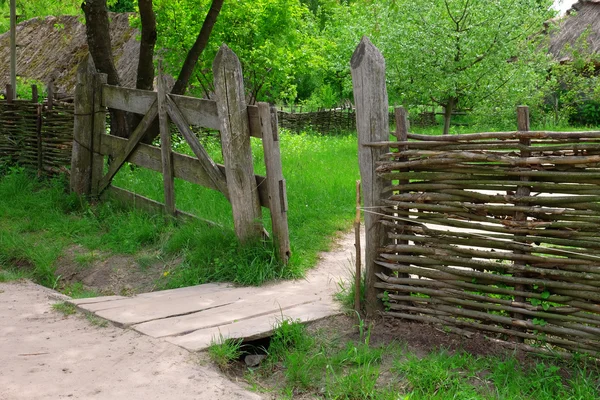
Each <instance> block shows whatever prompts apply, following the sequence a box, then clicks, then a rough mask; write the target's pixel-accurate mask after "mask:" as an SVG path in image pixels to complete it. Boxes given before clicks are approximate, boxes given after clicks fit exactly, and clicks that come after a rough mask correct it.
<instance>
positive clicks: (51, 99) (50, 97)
mask: <svg viewBox="0 0 600 400" xmlns="http://www.w3.org/2000/svg"><path fill="white" fill-rule="evenodd" d="M88 57H91V56H89V55H88ZM82 62H85V60H83V61H82ZM80 65H81V64H80ZM92 65H94V62H93V61H92ZM95 71H96V67H95V66H94V72H95ZM47 92H48V103H47V107H48V110H52V107H53V106H54V82H52V81H50V82H48V87H47ZM75 96H77V89H75Z"/></svg>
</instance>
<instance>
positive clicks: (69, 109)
mask: <svg viewBox="0 0 600 400" xmlns="http://www.w3.org/2000/svg"><path fill="white" fill-rule="evenodd" d="M35 97H37V96H35ZM72 147H73V104H71V103H59V102H55V101H54V102H48V100H46V101H44V102H43V103H38V102H37V99H35V98H34V99H33V100H10V99H8V100H1V101H0V162H2V163H3V164H19V165H21V166H24V167H29V168H33V169H36V170H37V171H38V174H39V175H42V174H48V173H55V172H58V171H60V170H64V168H65V167H66V166H69V165H70V164H71V149H72Z"/></svg>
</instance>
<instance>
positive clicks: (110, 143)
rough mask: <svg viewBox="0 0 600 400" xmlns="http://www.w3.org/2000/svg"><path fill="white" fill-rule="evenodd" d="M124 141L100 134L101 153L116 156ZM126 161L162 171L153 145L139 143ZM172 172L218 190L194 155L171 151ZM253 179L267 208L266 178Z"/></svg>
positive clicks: (179, 176) (186, 179) (177, 176)
mask: <svg viewBox="0 0 600 400" xmlns="http://www.w3.org/2000/svg"><path fill="white" fill-rule="evenodd" d="M126 143H127V139H123V138H120V137H117V136H112V135H102V154H104V155H108V156H112V157H116V155H117V154H118V153H119V151H120V149H122V148H123V147H124V146H125V145H126ZM127 161H129V162H130V163H133V164H136V165H139V166H140V167H144V168H148V169H151V170H153V171H157V172H161V171H162V166H161V156H160V149H159V148H158V147H155V146H151V145H147V144H144V143H140V144H139V145H138V147H137V148H136V149H135V150H134V152H133V153H132V154H131V155H130V156H129V158H128V159H127ZM217 167H218V168H219V170H220V171H221V172H222V173H225V167H224V166H223V165H221V164H217ZM173 172H174V174H175V177H176V178H180V179H183V180H185V181H188V182H191V183H195V184H197V185H200V186H204V187H207V188H209V189H213V190H219V189H218V188H217V187H215V186H214V184H213V182H212V181H211V179H210V177H209V176H208V175H207V174H206V171H204V168H202V167H201V166H200V164H199V161H198V159H197V158H195V157H190V156H187V155H185V154H179V153H173ZM255 181H256V186H257V190H258V195H259V198H260V204H261V205H262V206H263V207H267V208H268V207H269V195H268V193H267V178H265V177H264V176H261V175H255Z"/></svg>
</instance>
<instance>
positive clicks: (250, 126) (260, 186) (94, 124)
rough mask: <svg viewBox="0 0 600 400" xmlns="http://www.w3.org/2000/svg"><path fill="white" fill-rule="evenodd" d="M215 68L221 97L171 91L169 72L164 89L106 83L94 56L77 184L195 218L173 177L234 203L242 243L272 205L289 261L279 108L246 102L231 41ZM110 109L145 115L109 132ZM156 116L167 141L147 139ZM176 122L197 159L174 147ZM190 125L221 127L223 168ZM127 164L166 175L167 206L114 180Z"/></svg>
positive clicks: (85, 86)
mask: <svg viewBox="0 0 600 400" xmlns="http://www.w3.org/2000/svg"><path fill="white" fill-rule="evenodd" d="M213 72H214V80H215V93H216V97H217V100H216V101H214V100H204V99H197V98H193V97H187V96H178V95H172V94H168V93H167V92H166V89H165V82H164V77H162V76H160V77H159V79H158V92H153V91H144V90H137V89H127V88H122V87H117V86H111V85H107V84H106V75H105V74H99V73H97V72H96V70H95V67H94V65H93V62H92V60H91V57H89V56H88V58H87V59H86V60H84V61H83V62H82V63H81V64H80V66H79V69H78V71H77V87H76V92H75V127H74V143H73V157H72V164H71V189H72V190H73V191H74V192H76V193H78V194H80V195H87V196H92V197H99V196H101V195H102V194H103V193H105V192H111V193H112V194H113V195H114V196H117V197H119V198H121V199H125V200H129V201H131V202H134V203H135V204H136V205H137V206H141V207H143V208H146V209H150V210H164V211H165V212H166V213H167V214H169V215H172V216H178V215H188V214H186V213H184V212H182V211H180V210H177V208H176V201H175V190H174V185H173V181H174V178H180V179H183V180H186V181H188V182H192V183H195V184H198V185H201V186H204V187H208V188H210V189H214V190H218V191H220V192H221V193H222V194H223V195H224V196H225V197H226V198H227V199H228V200H229V201H230V203H231V206H232V210H233V220H234V226H235V231H236V234H237V236H238V238H239V239H240V241H242V242H247V241H250V240H255V239H260V238H261V237H262V236H263V234H264V233H265V230H264V227H263V226H262V222H261V221H262V212H261V206H262V207H267V208H269V209H270V213H271V220H272V226H273V240H274V242H275V245H276V246H277V248H278V254H279V257H280V259H281V260H282V261H283V262H284V263H287V261H288V259H289V256H290V244H289V234H288V223H287V197H286V186H285V180H284V179H283V173H282V168H281V156H280V149H279V135H278V130H277V112H276V110H275V109H274V108H272V107H271V106H269V104H267V103H259V104H258V106H248V105H246V102H245V92H244V86H243V75H242V69H241V64H240V62H239V59H238V58H237V56H236V55H235V54H234V53H233V52H232V51H231V50H230V49H229V48H228V47H227V46H225V45H223V46H222V47H221V49H220V50H219V53H218V54H217V56H216V58H215V61H214V63H213ZM108 108H111V109H116V110H123V111H126V112H130V113H135V114H139V115H143V118H142V119H141V121H140V123H139V124H138V126H137V127H136V128H135V129H134V130H133V131H132V133H131V135H130V137H129V138H128V139H123V138H120V137H117V136H113V135H110V134H107V133H106V112H107V109H108ZM157 118H158V121H159V127H160V143H161V146H160V147H156V146H151V145H147V144H143V143H140V140H141V139H142V137H143V136H144V134H145V133H146V131H147V130H148V128H149V127H150V126H151V125H152V124H153V123H154V121H155V120H156V119H157ZM169 121H172V122H173V124H174V125H175V126H176V127H177V129H178V130H179V132H180V133H181V135H182V136H183V138H184V139H185V140H186V142H187V143H188V144H189V146H190V148H191V149H192V151H193V153H194V155H195V157H190V156H187V155H184V154H179V153H176V152H173V151H172V149H171V135H170V132H169ZM190 126H201V127H205V128H209V129H218V130H219V131H220V133H221V143H222V152H223V159H224V165H220V164H217V163H215V162H214V161H213V160H212V159H211V158H210V156H209V155H208V153H207V152H206V150H205V149H204V147H203V146H202V144H201V143H200V141H199V140H198V138H197V137H196V136H195V135H194V133H193V132H192V130H191V129H190ZM250 136H254V137H257V138H261V139H262V143H263V148H264V157H265V164H266V172H267V173H266V177H264V176H260V175H255V174H254V167H253V164H252V151H251V147H250ZM106 156H110V157H111V163H110V164H109V166H108V172H107V173H106V174H104V168H105V165H106V163H105V157H106ZM125 162H129V163H132V164H136V165H139V166H142V167H145V168H148V169H151V170H154V171H158V172H161V173H162V174H163V182H164V193H165V200H164V203H159V202H156V201H154V200H151V199H148V198H146V197H143V196H140V195H139V194H136V193H132V192H130V191H127V190H125V189H122V188H118V187H115V186H113V185H111V181H112V179H113V178H114V176H115V175H116V173H117V172H118V171H119V169H120V168H121V167H122V166H123V164H124V163H125Z"/></svg>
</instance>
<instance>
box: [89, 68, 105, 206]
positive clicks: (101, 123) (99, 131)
mask: <svg viewBox="0 0 600 400" xmlns="http://www.w3.org/2000/svg"><path fill="white" fill-rule="evenodd" d="M107 80H108V75H107V74H99V73H95V74H94V78H93V85H94V94H93V96H94V97H93V100H94V103H93V106H92V118H93V121H92V177H91V195H92V196H94V197H97V196H99V195H100V181H101V180H102V176H103V174H104V155H102V153H101V146H102V135H104V134H105V133H106V108H105V107H102V86H103V85H105V84H106V82H107Z"/></svg>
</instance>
